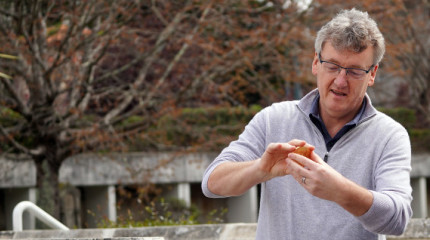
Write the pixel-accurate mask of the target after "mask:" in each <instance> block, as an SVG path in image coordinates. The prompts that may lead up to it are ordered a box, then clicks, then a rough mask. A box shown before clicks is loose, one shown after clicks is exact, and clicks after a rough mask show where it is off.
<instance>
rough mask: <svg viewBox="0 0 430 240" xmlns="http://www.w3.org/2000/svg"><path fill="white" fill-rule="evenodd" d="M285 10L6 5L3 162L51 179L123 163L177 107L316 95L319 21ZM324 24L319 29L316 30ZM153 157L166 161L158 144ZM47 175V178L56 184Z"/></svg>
mask: <svg viewBox="0 0 430 240" xmlns="http://www.w3.org/2000/svg"><path fill="white" fill-rule="evenodd" d="M311 9H312V7H310V8H309V9H305V10H301V11H298V8H297V6H296V5H295V4H290V6H289V7H288V8H285V7H284V2H283V1H244V0H242V1H228V0H225V1H201V2H200V1H192V0H189V1H186V0H184V1H167V0H165V1H164V0H162V1H155V0H146V1H143V0H141V1H139V0H136V1H128V0H118V1H102V0H91V1H66V0H59V1H49V0H35V1H27V0H16V1H1V2H0V32H1V35H0V52H1V53H5V54H8V55H12V56H17V60H13V61H1V62H0V67H1V72H4V73H7V75H8V76H10V77H4V76H1V77H0V92H1V94H0V102H1V105H0V111H1V112H0V113H1V119H2V121H0V133H1V137H2V138H1V142H2V153H3V154H7V155H8V157H14V159H17V160H18V159H19V158H20V156H24V157H26V158H28V157H30V158H31V159H32V160H33V161H34V162H35V164H36V167H37V183H38V186H39V187H40V186H41V183H42V181H43V180H44V179H45V178H46V177H47V176H49V177H50V179H49V181H48V182H49V183H50V184H51V186H52V188H53V189H55V190H56V191H54V196H53V197H52V199H54V200H55V204H54V206H55V209H54V211H53V213H54V215H55V216H56V217H58V214H59V209H60V205H59V193H58V188H57V187H58V173H59V169H60V167H61V164H62V162H63V161H64V160H65V159H67V157H69V156H71V155H73V154H77V153H81V152H87V151H98V150H105V151H106V150H107V151H126V150H127V147H128V145H127V141H133V139H134V138H135V137H136V135H137V134H140V135H145V131H146V130H147V129H148V128H149V127H150V126H152V125H153V124H154V123H155V122H157V120H158V119H159V118H160V117H161V116H163V115H164V114H165V113H168V112H170V111H174V110H175V109H176V108H177V107H187V106H188V107H189V106H202V105H203V106H206V105H219V104H222V105H249V104H253V103H260V104H262V105H267V104H270V103H271V102H273V101H278V100H282V99H285V98H288V97H289V96H286V92H288V91H287V90H286V89H289V88H290V83H292V82H300V83H302V84H303V85H304V86H305V87H307V88H312V87H314V83H313V77H312V76H311V75H310V70H309V68H310V64H311V60H312V57H313V50H312V43H313V35H314V30H313V29H312V28H308V27H306V25H307V24H308V23H309V21H311V20H310V19H312V15H311V14H310V10H311ZM312 21H319V20H312ZM154 149H156V150H157V149H158V150H164V148H163V147H159V146H157V145H156V144H155V147H154ZM48 173H49V174H48Z"/></svg>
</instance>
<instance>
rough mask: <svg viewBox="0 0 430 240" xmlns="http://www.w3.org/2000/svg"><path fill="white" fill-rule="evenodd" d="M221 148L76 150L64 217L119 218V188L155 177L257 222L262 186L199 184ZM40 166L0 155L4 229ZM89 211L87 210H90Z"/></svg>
mask: <svg viewBox="0 0 430 240" xmlns="http://www.w3.org/2000/svg"><path fill="white" fill-rule="evenodd" d="M216 155H217V153H188V154H180V153H130V154H125V155H119V154H109V155H77V156H74V157H71V158H69V159H67V160H66V161H65V162H64V164H63V165H62V167H61V169H60V182H61V183H62V184H64V185H69V186H72V188H71V191H69V192H68V194H66V195H65V196H63V198H62V199H63V201H65V205H66V206H67V208H66V209H65V210H64V211H63V216H62V222H63V223H64V224H65V225H66V226H69V227H71V228H73V227H90V228H93V227H96V226H97V222H100V221H101V218H103V217H105V218H108V219H110V220H111V221H115V220H116V219H117V216H118V215H120V214H124V213H122V212H121V211H122V210H121V209H118V208H117V202H118V201H119V199H118V194H117V189H118V188H119V187H121V186H131V185H136V184H142V183H145V182H152V183H155V184H157V185H158V186H162V187H164V188H165V189H168V191H165V193H164V194H166V195H167V196H170V197H174V198H177V199H181V200H182V201H183V202H184V203H185V204H186V205H191V204H193V205H196V206H197V207H199V208H201V209H203V210H204V211H210V210H212V209H215V208H219V207H225V208H227V209H228V213H227V216H225V220H226V222H228V223H234V222H242V223H253V222H256V221H257V214H258V199H259V194H258V189H257V187H254V188H252V189H251V190H250V191H248V192H247V193H246V194H244V195H242V196H240V197H233V198H225V199H208V198H206V197H204V196H203V194H202V192H201V188H200V183H201V179H202V176H203V172H204V170H205V169H206V167H207V166H208V164H209V163H210V162H211V161H212V160H213V159H214V158H215V156H216ZM429 179H430V154H422V155H413V158H412V173H411V184H412V187H413V190H414V191H413V197H414V200H413V204H412V207H413V210H414V216H413V217H414V218H426V217H429V216H430V213H429V209H430V201H429V200H430V196H429V195H430V189H429V187H430V184H429ZM35 185H36V170H35V166H34V164H33V163H32V162H31V161H24V162H16V161H12V160H7V159H0V230H10V229H12V209H13V207H14V206H15V205H16V204H17V203H19V202H20V201H23V200H30V201H32V202H36V200H37V199H36V196H37V194H36V193H37V190H36V189H35ZM88 210H89V211H88ZM25 219H26V222H24V229H30V228H34V226H35V220H34V219H33V218H32V217H27V218H25Z"/></svg>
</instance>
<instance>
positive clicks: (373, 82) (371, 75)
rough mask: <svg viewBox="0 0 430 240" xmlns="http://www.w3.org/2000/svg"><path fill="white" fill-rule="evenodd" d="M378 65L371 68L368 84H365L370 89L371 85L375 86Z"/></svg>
mask: <svg viewBox="0 0 430 240" xmlns="http://www.w3.org/2000/svg"><path fill="white" fill-rule="evenodd" d="M378 68H379V65H376V66H375V67H373V69H372V70H370V79H369V82H368V83H367V86H369V87H371V86H373V84H375V78H376V72H377V71H378Z"/></svg>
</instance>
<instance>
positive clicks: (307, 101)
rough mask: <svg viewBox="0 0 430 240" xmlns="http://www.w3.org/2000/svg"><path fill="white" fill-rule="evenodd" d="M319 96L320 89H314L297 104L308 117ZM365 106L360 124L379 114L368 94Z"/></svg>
mask: <svg viewBox="0 0 430 240" xmlns="http://www.w3.org/2000/svg"><path fill="white" fill-rule="evenodd" d="M318 96H319V92H318V89H314V90H312V91H311V92H309V93H308V94H306V95H305V96H304V97H303V98H302V99H301V100H300V101H299V102H298V104H297V106H298V107H299V108H300V109H301V110H302V111H303V112H304V113H305V114H306V116H309V114H311V113H312V105H313V104H312V103H313V102H314V100H315V98H317V97H318ZM364 97H365V99H366V100H365V101H364V102H365V104H366V107H365V108H364V111H363V112H362V115H361V117H360V119H359V121H358V123H360V122H363V121H365V120H367V119H368V118H370V117H372V116H374V115H375V114H376V112H377V110H376V109H375V108H374V107H373V105H372V102H371V100H370V97H369V96H368V94H367V93H366V94H365V96H364Z"/></svg>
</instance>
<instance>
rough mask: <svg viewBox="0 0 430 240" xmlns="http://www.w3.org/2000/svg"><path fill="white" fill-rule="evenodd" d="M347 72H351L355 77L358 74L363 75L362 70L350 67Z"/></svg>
mask: <svg viewBox="0 0 430 240" xmlns="http://www.w3.org/2000/svg"><path fill="white" fill-rule="evenodd" d="M349 74H351V75H353V76H355V77H359V76H362V75H363V71H360V70H354V69H350V70H349Z"/></svg>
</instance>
